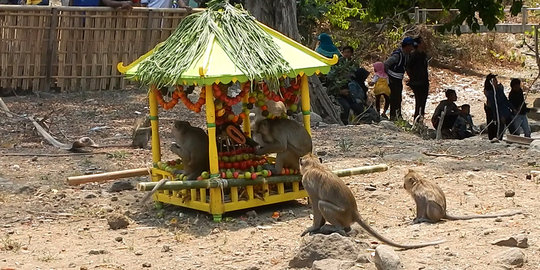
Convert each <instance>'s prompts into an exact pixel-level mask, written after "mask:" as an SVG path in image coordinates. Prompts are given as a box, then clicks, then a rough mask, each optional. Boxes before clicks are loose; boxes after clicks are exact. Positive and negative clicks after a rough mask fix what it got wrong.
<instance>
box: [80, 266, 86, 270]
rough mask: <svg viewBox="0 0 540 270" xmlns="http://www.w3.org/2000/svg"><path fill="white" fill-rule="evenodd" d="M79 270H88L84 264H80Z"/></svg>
mask: <svg viewBox="0 0 540 270" xmlns="http://www.w3.org/2000/svg"><path fill="white" fill-rule="evenodd" d="M79 270H88V267H86V266H81V268H79Z"/></svg>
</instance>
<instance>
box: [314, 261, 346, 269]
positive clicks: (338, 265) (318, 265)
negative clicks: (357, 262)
mask: <svg viewBox="0 0 540 270" xmlns="http://www.w3.org/2000/svg"><path fill="white" fill-rule="evenodd" d="M353 266H354V262H353V261H343V260H336V259H324V260H319V261H314V262H313V266H312V267H311V269H312V270H328V269H332V270H341V269H349V268H351V267H353Z"/></svg>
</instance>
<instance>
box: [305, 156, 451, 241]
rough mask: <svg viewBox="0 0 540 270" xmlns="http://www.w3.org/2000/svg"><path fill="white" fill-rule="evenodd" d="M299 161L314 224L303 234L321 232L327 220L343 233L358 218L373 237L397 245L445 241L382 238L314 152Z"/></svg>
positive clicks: (354, 200)
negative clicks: (423, 241)
mask: <svg viewBox="0 0 540 270" xmlns="http://www.w3.org/2000/svg"><path fill="white" fill-rule="evenodd" d="M299 163H300V173H301V174H302V185H303V186H304V189H305V190H306V191H307V193H308V195H309V198H310V200H311V204H312V209H313V225H312V226H311V227H309V228H307V229H306V230H305V231H304V232H303V233H302V236H304V235H305V234H307V233H316V232H321V228H322V227H323V225H324V224H325V223H326V222H327V221H328V222H329V223H330V224H332V225H333V226H334V227H335V228H336V230H335V232H338V233H340V234H345V232H348V231H350V230H351V225H352V224H353V223H355V222H357V223H358V224H360V226H362V228H364V230H366V231H367V232H368V233H369V234H371V235H373V236H374V237H375V238H377V239H379V240H380V241H382V242H385V243H387V244H389V245H391V246H394V247H398V248H403V249H411V248H421V247H426V246H433V245H438V244H440V243H443V242H445V241H444V240H440V241H435V242H427V243H420V244H412V245H403V244H397V243H395V242H393V241H391V240H389V239H387V238H385V237H384V236H382V235H380V234H379V233H377V232H376V231H375V230H374V229H373V228H371V227H370V226H369V225H368V224H366V223H365V222H364V221H363V220H362V217H361V216H360V213H359V212H358V206H357V205H356V199H355V198H354V195H353V193H352V191H351V190H350V189H349V187H347V186H346V185H345V183H344V182H343V181H342V180H341V179H339V177H338V176H337V175H335V174H334V173H332V171H330V170H329V169H328V168H326V167H325V166H324V165H322V164H321V162H320V160H319V159H318V158H317V156H315V155H313V154H311V153H310V154H307V155H305V156H303V157H302V158H300V161H299Z"/></svg>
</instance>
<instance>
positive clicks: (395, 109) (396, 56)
mask: <svg viewBox="0 0 540 270" xmlns="http://www.w3.org/2000/svg"><path fill="white" fill-rule="evenodd" d="M413 49H414V39H413V38H412V37H406V38H404V39H403V41H402V42H401V47H400V48H398V49H396V50H395V51H394V52H392V54H391V55H390V57H389V58H388V59H387V60H386V61H385V62H384V66H385V70H386V73H387V74H388V78H389V86H390V120H392V121H395V120H398V119H402V116H401V101H402V92H403V76H404V75H405V67H407V62H408V61H409V54H410V53H411V51H412V50H413Z"/></svg>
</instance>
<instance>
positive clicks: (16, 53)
mask: <svg viewBox="0 0 540 270" xmlns="http://www.w3.org/2000/svg"><path fill="white" fill-rule="evenodd" d="M10 19H11V21H10V24H11V25H17V19H18V14H17V12H13V16H11V17H10ZM19 32H20V31H19V29H18V28H14V29H13V32H11V40H12V41H13V42H12V43H11V44H12V45H11V48H9V52H10V54H11V57H12V59H11V63H12V71H11V76H17V75H19V63H20V62H21V57H20V56H21V55H20V50H21V41H20V40H19V41H17V40H18V39H19V38H20V37H19V36H18V33H19ZM17 85H18V80H17V79H11V88H13V89H16V88H17Z"/></svg>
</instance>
